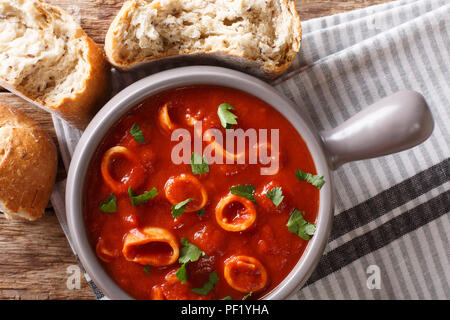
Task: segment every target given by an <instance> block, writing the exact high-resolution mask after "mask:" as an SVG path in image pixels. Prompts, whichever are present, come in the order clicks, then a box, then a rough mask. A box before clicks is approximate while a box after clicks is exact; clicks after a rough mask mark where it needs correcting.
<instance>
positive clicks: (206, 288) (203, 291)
mask: <svg viewBox="0 0 450 320" xmlns="http://www.w3.org/2000/svg"><path fill="white" fill-rule="evenodd" d="M217 282H219V277H218V276H217V272H215V271H214V272H213V273H211V274H210V275H209V277H208V281H206V282H205V284H204V285H203V287H201V288H194V289H192V290H191V292H193V293H196V294H199V295H201V296H206V295H207V294H208V293H209V292H210V291H211V290H212V289H213V288H214V286H215V285H216V284H217Z"/></svg>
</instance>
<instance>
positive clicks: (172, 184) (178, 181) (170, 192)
mask: <svg viewBox="0 0 450 320" xmlns="http://www.w3.org/2000/svg"><path fill="white" fill-rule="evenodd" d="M184 183H189V184H191V187H189V188H187V187H186V186H183V184H184ZM177 185H178V186H181V187H177ZM192 187H193V188H195V189H197V190H199V191H200V194H201V198H202V199H201V201H200V200H199V199H195V200H196V201H192V202H189V203H188V204H187V205H186V209H185V210H184V212H194V211H198V210H200V209H202V208H203V207H204V206H205V205H206V203H207V202H208V193H207V192H206V189H205V187H204V186H203V185H202V183H201V182H200V181H198V179H197V178H196V177H194V176H192V175H190V174H184V173H183V174H180V175H179V176H176V177H172V178H170V179H169V180H168V181H167V182H166V185H165V186H164V191H165V194H166V198H167V200H169V202H170V203H171V204H177V203H179V202H181V201H184V200H186V199H187V198H190V197H189V196H185V195H184V192H183V196H182V197H180V196H177V195H176V193H177V190H183V191H184V190H187V189H190V188H192ZM192 198H194V197H192ZM199 201H200V203H199V204H198V205H196V203H198V202H199Z"/></svg>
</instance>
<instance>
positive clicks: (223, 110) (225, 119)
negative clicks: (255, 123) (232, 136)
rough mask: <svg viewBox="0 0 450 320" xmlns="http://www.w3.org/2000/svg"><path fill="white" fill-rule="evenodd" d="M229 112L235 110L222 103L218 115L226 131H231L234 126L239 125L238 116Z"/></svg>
mask: <svg viewBox="0 0 450 320" xmlns="http://www.w3.org/2000/svg"><path fill="white" fill-rule="evenodd" d="M229 110H234V108H233V106H232V105H230V104H228V103H222V104H221V105H220V106H219V108H218V109H217V115H218V116H219V119H220V123H221V124H222V127H224V128H225V129H230V128H231V126H232V125H233V124H237V121H236V118H237V116H236V115H235V114H233V113H231V112H230V111H229Z"/></svg>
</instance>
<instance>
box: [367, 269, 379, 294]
mask: <svg viewBox="0 0 450 320" xmlns="http://www.w3.org/2000/svg"><path fill="white" fill-rule="evenodd" d="M366 273H367V274H368V275H369V276H368V277H367V281H366V285H367V288H368V289H369V290H374V289H377V290H380V289H381V271H380V267H379V266H377V265H376V264H371V265H370V266H368V267H367V269H366Z"/></svg>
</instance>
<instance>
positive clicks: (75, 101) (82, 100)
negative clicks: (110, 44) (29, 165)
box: [0, 0, 111, 130]
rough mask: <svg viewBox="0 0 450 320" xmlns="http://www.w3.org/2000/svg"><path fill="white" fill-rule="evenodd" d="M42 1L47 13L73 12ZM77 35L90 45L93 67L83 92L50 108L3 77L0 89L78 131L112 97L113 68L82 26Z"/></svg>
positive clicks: (85, 80) (89, 51) (90, 69)
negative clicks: (65, 122) (110, 95)
mask: <svg viewBox="0 0 450 320" xmlns="http://www.w3.org/2000/svg"><path fill="white" fill-rule="evenodd" d="M38 2H39V4H40V5H41V6H42V7H43V8H44V9H45V10H47V11H51V12H52V13H53V12H56V13H57V14H59V15H66V16H69V13H67V12H65V11H64V10H62V9H60V8H58V7H56V6H52V5H50V4H48V3H45V2H42V1H41V0H38ZM75 34H76V38H77V39H80V40H81V41H83V42H84V43H86V45H87V48H88V49H87V50H88V52H87V61H88V63H89V67H90V68H89V74H88V75H87V76H86V77H85V78H84V79H80V80H82V81H83V88H84V89H83V90H81V91H78V92H76V93H74V94H72V96H65V97H64V98H63V99H61V100H59V101H58V102H57V103H56V104H53V105H48V104H46V103H44V102H42V101H39V100H38V99H36V97H32V96H30V95H29V94H28V93H27V92H26V90H24V88H21V87H20V86H17V85H14V84H13V83H11V82H9V81H7V80H6V79H3V78H2V77H0V86H2V87H4V88H5V89H7V90H9V91H11V92H12V93H14V94H16V95H18V96H20V97H21V98H23V99H25V100H27V101H28V102H31V103H33V104H34V105H36V106H38V107H40V108H42V109H44V110H46V111H49V112H52V113H54V114H56V115H58V116H59V117H61V118H62V119H64V120H66V121H67V122H68V123H69V124H70V125H72V126H74V127H75V128H77V129H80V130H83V129H84V128H85V127H86V126H87V125H88V124H89V122H90V120H91V119H92V117H93V116H94V115H95V113H96V112H97V111H98V109H99V108H100V107H101V104H102V103H103V102H105V101H106V99H107V97H108V96H109V94H110V90H111V84H110V67H109V63H108V62H107V59H106V56H105V54H104V52H103V50H102V49H101V48H100V47H99V46H98V45H97V44H96V43H95V42H94V41H93V40H92V39H91V38H89V37H88V36H87V35H86V33H85V32H84V31H83V30H82V29H81V27H79V26H78V29H77V30H76V32H75Z"/></svg>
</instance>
